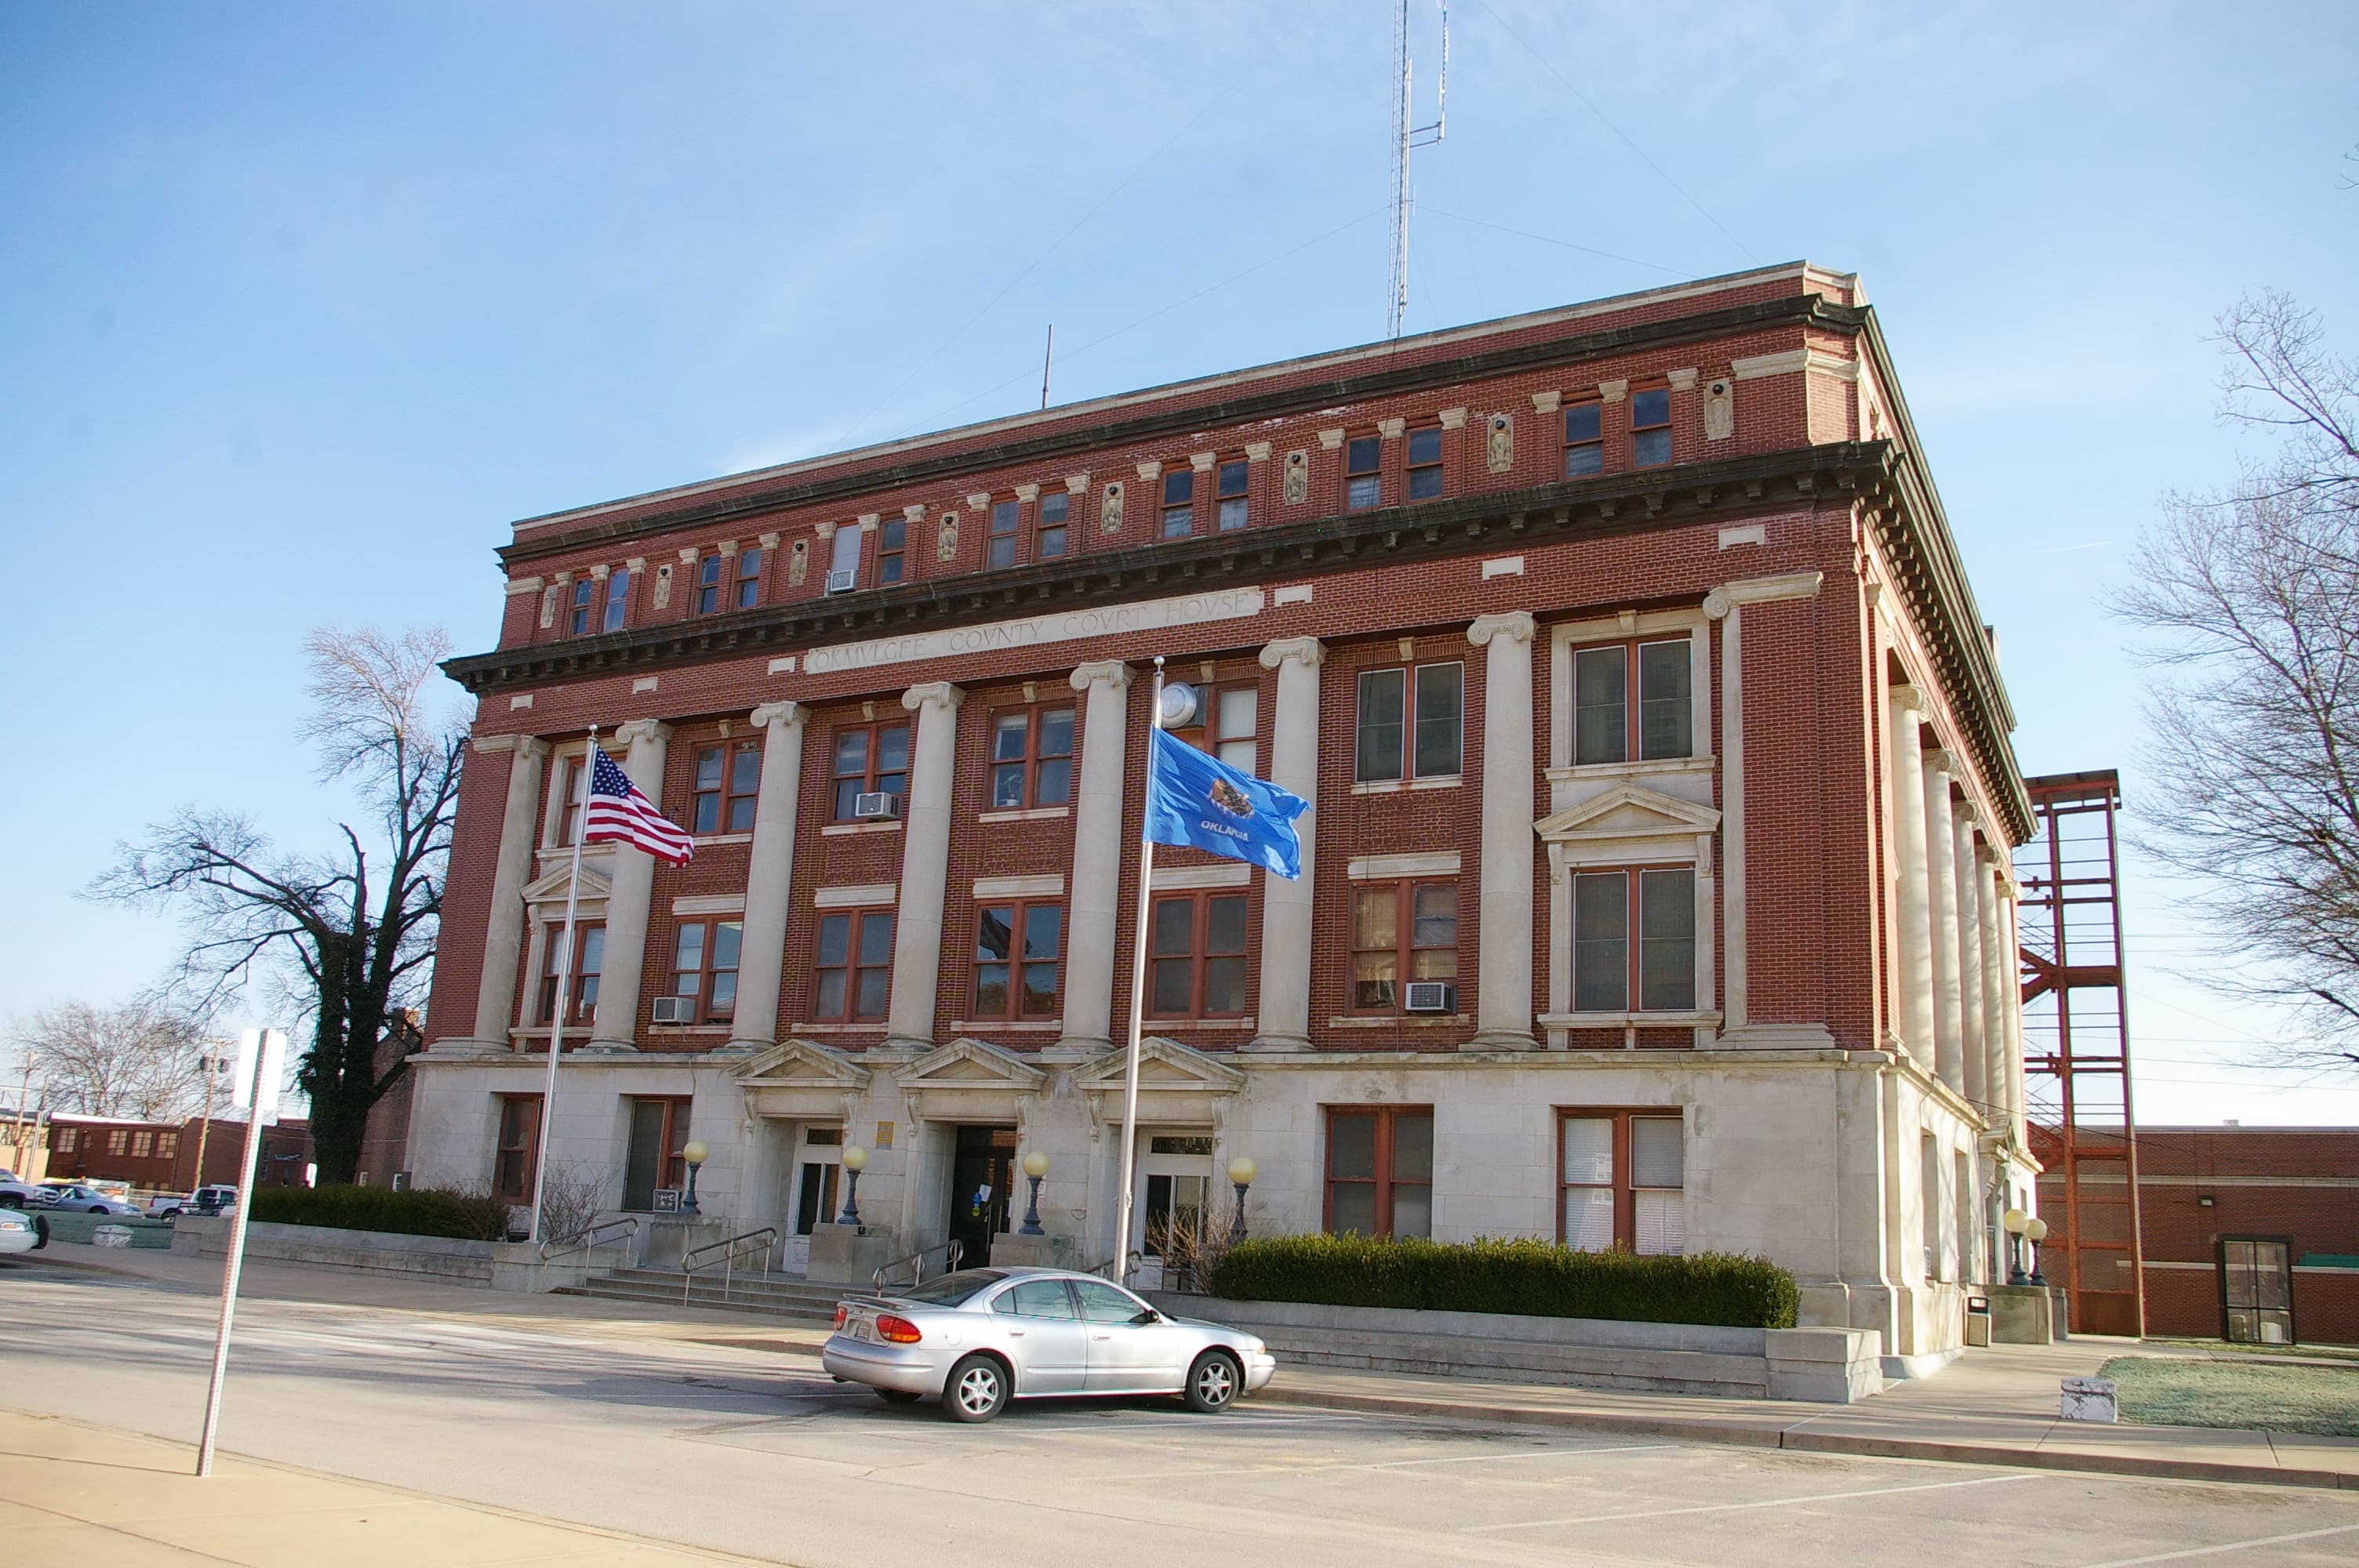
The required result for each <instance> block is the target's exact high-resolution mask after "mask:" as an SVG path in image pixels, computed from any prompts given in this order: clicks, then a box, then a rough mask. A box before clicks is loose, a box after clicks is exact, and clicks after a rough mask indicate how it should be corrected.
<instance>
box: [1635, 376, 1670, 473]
mask: <svg viewBox="0 0 2359 1568" xmlns="http://www.w3.org/2000/svg"><path fill="white" fill-rule="evenodd" d="M1670 460H1671V394H1670V389H1669V387H1662V386H1657V387H1650V388H1648V389H1647V391H1645V392H1634V393H1632V394H1631V395H1630V461H1631V463H1632V464H1633V465H1634V466H1636V467H1638V468H1642V469H1653V468H1660V467H1662V466H1663V465H1664V464H1665V463H1667V462H1669V461H1670Z"/></svg>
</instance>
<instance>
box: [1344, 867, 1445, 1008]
mask: <svg viewBox="0 0 2359 1568" xmlns="http://www.w3.org/2000/svg"><path fill="white" fill-rule="evenodd" d="M1456 979H1458V884H1457V883H1456V882H1382V883H1379V884H1377V885H1375V886H1373V887H1360V888H1357V889H1354V890H1353V894H1352V1006H1353V1009H1355V1010H1356V1011H1361V1012H1396V1011H1399V1010H1400V1009H1401V1007H1402V1006H1403V1005H1404V1004H1405V1003H1406V1002H1407V1000H1408V997H1407V996H1406V995H1405V994H1404V992H1403V991H1402V989H1401V988H1402V985H1403V983H1404V981H1405V980H1451V981H1454V980H1456Z"/></svg>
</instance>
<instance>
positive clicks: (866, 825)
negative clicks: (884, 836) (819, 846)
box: [820, 817, 901, 838]
mask: <svg viewBox="0 0 2359 1568" xmlns="http://www.w3.org/2000/svg"><path fill="white" fill-rule="evenodd" d="M899 831H901V823H900V819H899V818H897V817H896V818H893V819H892V820H889V821H885V822H830V823H826V824H824V825H823V826H821V828H820V834H821V837H822V838H851V837H852V836H853V834H856V833H898V832H899Z"/></svg>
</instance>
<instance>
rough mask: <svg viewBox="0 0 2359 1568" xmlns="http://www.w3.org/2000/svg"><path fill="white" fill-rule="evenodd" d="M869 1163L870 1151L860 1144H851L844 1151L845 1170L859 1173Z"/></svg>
mask: <svg viewBox="0 0 2359 1568" xmlns="http://www.w3.org/2000/svg"><path fill="white" fill-rule="evenodd" d="M867 1163H868V1151H867V1150H865V1149H863V1148H862V1147H861V1146H860V1145H859V1144H857V1143H853V1144H849V1145H847V1146H846V1147H845V1149H844V1151H843V1168H844V1169H845V1170H847V1171H857V1170H859V1169H861V1168H862V1167H864V1166H865V1165H866V1164H867Z"/></svg>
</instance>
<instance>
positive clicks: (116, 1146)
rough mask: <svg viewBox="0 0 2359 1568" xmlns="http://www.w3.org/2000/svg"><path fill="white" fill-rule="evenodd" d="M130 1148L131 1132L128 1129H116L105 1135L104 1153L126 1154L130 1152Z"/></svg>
mask: <svg viewBox="0 0 2359 1568" xmlns="http://www.w3.org/2000/svg"><path fill="white" fill-rule="evenodd" d="M130 1147H131V1132H130V1130H129V1129H127V1128H122V1127H118V1128H115V1129H114V1130H113V1131H111V1132H109V1133H108V1134H107V1135H106V1152H108V1153H110V1154H122V1153H127V1152H129V1151H130Z"/></svg>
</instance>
